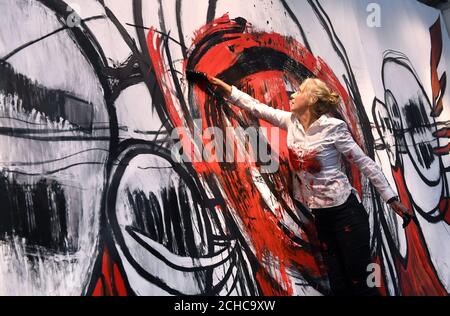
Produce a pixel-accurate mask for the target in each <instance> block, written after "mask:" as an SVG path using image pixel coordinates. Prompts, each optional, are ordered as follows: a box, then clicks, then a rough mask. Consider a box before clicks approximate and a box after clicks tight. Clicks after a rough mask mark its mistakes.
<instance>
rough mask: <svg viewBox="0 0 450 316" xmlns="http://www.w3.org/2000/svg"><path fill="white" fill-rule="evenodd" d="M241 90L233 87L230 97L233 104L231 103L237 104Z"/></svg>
mask: <svg viewBox="0 0 450 316" xmlns="http://www.w3.org/2000/svg"><path fill="white" fill-rule="evenodd" d="M239 92H240V91H239V89H238V88H236V87H235V86H233V85H232V86H231V95H230V97H229V98H228V99H229V101H230V102H231V103H236V101H237V100H238V99H239V97H240V94H239Z"/></svg>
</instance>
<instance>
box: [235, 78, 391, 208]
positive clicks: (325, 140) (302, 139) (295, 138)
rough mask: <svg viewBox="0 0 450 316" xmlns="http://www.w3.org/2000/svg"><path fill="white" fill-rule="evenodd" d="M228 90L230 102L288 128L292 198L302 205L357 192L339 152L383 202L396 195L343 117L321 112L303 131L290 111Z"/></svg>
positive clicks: (333, 201) (339, 200)
mask: <svg viewBox="0 0 450 316" xmlns="http://www.w3.org/2000/svg"><path fill="white" fill-rule="evenodd" d="M231 91H232V92H231V96H230V98H229V99H228V101H229V102H230V103H232V104H235V105H237V106H238V107H240V108H242V109H245V110H247V111H250V112H251V113H252V114H253V115H255V116H256V117H258V118H260V119H263V120H265V121H267V122H270V123H271V124H273V125H275V126H278V127H280V128H282V129H285V130H287V146H288V149H289V156H290V158H289V160H290V164H291V168H292V169H293V170H292V171H293V172H294V176H293V193H294V198H295V199H297V200H298V201H300V202H301V203H302V204H303V205H304V206H306V207H308V208H310V209H314V208H326V207H332V206H337V205H341V204H343V203H344V202H345V201H346V200H347V198H348V196H349V195H350V193H351V192H352V191H353V192H355V193H356V190H355V189H354V188H353V187H352V185H351V184H350V182H349V180H348V178H347V175H346V174H345V169H344V164H343V161H342V156H345V158H346V159H348V160H350V161H351V162H353V163H355V164H356V166H357V167H358V168H359V170H361V172H362V173H363V174H364V175H365V176H366V177H367V178H368V179H369V180H370V182H371V183H372V184H373V185H374V187H375V188H376V189H377V191H378V193H379V194H380V196H381V197H382V199H383V200H384V201H385V202H387V201H388V200H389V199H390V198H392V197H394V196H396V195H397V194H396V193H395V192H394V191H393V189H392V188H391V186H390V185H389V183H388V181H387V179H386V177H385V176H384V174H383V172H382V170H381V168H380V167H379V166H378V165H377V164H376V163H375V162H374V161H373V160H372V159H371V158H370V157H368V156H367V155H366V154H365V153H364V151H363V150H362V149H361V147H360V146H359V145H358V144H357V143H356V142H355V141H354V139H353V137H352V135H351V133H350V131H349V130H348V127H347V124H346V123H345V122H344V121H343V120H340V119H337V118H334V117H331V116H329V115H326V114H324V115H322V116H321V117H320V118H319V119H317V120H316V121H314V122H313V124H311V126H310V127H309V129H308V130H307V131H305V130H304V128H303V126H302V124H301V123H300V121H299V120H298V119H297V117H296V116H295V115H293V113H292V112H288V111H283V110H280V109H274V108H272V107H270V106H268V105H266V104H263V103H261V102H259V101H258V100H256V99H254V98H253V97H251V96H250V95H248V94H246V93H244V92H242V91H240V90H239V89H237V88H236V87H235V86H232V90H231ZM356 196H357V197H358V199H359V196H358V194H356Z"/></svg>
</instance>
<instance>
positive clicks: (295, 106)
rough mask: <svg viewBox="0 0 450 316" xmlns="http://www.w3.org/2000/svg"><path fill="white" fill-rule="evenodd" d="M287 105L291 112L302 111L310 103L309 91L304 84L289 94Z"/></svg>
mask: <svg viewBox="0 0 450 316" xmlns="http://www.w3.org/2000/svg"><path fill="white" fill-rule="evenodd" d="M289 105H290V108H291V112H296V113H303V112H305V111H306V110H307V109H308V107H309V106H310V105H311V100H310V93H309V90H308V88H307V87H306V86H301V85H300V87H299V89H298V91H297V92H295V93H293V94H291V97H290V100H289Z"/></svg>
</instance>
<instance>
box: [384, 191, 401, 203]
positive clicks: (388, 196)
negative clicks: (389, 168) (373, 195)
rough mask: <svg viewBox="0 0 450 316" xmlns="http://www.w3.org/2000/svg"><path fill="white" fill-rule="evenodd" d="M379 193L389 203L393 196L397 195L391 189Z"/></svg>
mask: <svg viewBox="0 0 450 316" xmlns="http://www.w3.org/2000/svg"><path fill="white" fill-rule="evenodd" d="M380 195H381V197H382V199H383V200H384V201H385V202H386V203H387V204H389V203H390V202H391V200H392V199H393V198H395V197H397V198H398V195H397V194H396V193H395V192H394V191H393V190H392V189H389V190H387V192H381V194H380Z"/></svg>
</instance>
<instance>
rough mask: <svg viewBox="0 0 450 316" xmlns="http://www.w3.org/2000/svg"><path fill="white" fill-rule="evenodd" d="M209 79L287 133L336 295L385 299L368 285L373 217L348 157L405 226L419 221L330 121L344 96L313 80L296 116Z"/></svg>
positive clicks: (294, 107) (301, 195)
mask: <svg viewBox="0 0 450 316" xmlns="http://www.w3.org/2000/svg"><path fill="white" fill-rule="evenodd" d="M206 77H207V80H208V82H209V84H211V85H212V86H214V87H215V88H216V90H219V91H220V92H221V93H223V94H224V95H225V97H226V98H228V100H229V101H230V102H231V103H232V104H235V105H237V106H239V107H240V108H242V109H245V110H247V111H250V112H251V113H252V114H253V115H255V116H256V117H258V118H260V119H263V120H266V121H268V122H270V123H272V124H273V125H275V126H278V127H280V128H282V129H285V130H287V145H288V148H289V153H290V163H291V167H292V168H293V191H294V198H295V199H296V200H297V201H299V202H300V203H302V204H303V205H304V206H306V207H308V208H309V209H310V210H311V212H312V214H313V217H314V223H315V226H316V230H317V235H318V239H319V242H320V245H321V252H322V256H323V259H324V263H325V266H326V268H327V271H328V276H329V280H330V287H331V290H332V292H333V294H334V295H379V291H378V289H377V288H375V287H370V286H369V285H368V282H367V278H368V274H369V272H368V266H369V265H370V264H371V263H372V258H371V254H370V240H369V238H370V231H369V220H368V215H367V212H366V210H365V209H364V206H363V204H362V203H361V201H360V198H359V196H358V194H357V192H356V190H355V189H354V188H353V187H352V186H351V184H350V182H349V179H348V178H347V175H346V173H345V170H343V164H342V157H345V158H346V159H348V160H349V161H352V162H353V163H355V165H356V166H357V167H358V168H359V169H360V171H361V172H362V173H363V174H364V175H365V176H366V177H367V178H368V179H369V180H370V181H371V183H372V184H373V185H374V187H375V188H376V189H377V191H378V193H379V194H380V196H381V198H382V199H383V200H384V201H385V202H386V203H388V204H389V205H390V206H391V207H392V209H393V210H394V211H395V212H396V213H397V214H399V215H400V216H402V217H403V218H404V219H405V220H406V219H411V217H413V216H414V215H413V213H412V211H410V210H408V209H407V208H406V207H405V206H404V205H403V204H401V203H400V201H399V199H398V197H397V195H396V193H395V192H394V191H393V190H392V188H391V187H390V185H389V183H388V181H387V180H386V178H385V177H384V174H383V173H382V171H381V169H380V168H379V167H378V165H377V164H376V163H375V162H374V161H373V160H372V159H371V158H369V157H368V156H367V155H366V154H365V153H364V152H363V150H362V149H361V148H360V147H359V145H358V144H357V143H356V142H355V141H354V139H353V138H352V136H351V134H350V132H349V130H348V128H347V124H346V123H345V122H344V121H343V120H340V119H337V118H335V117H332V116H331V115H330V112H332V111H333V110H334V109H335V108H336V107H337V106H338V104H339V102H340V98H339V95H338V94H337V93H335V92H333V91H331V90H330V88H329V87H328V86H327V85H326V84H325V83H324V82H323V81H321V80H319V79H312V78H308V79H306V80H304V81H303V82H302V84H301V85H300V87H299V90H298V91H297V92H295V93H293V94H292V95H291V98H290V102H289V104H290V109H291V111H283V110H279V109H274V108H272V107H270V106H268V105H265V104H262V103H260V102H259V101H258V100H256V99H254V98H253V97H251V96H250V95H248V94H246V93H244V92H242V91H240V90H239V89H237V88H236V87H235V86H231V85H229V84H227V83H225V82H223V81H222V80H220V79H218V78H214V77H211V76H207V75H206ZM369 271H371V270H370V269H369Z"/></svg>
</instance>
